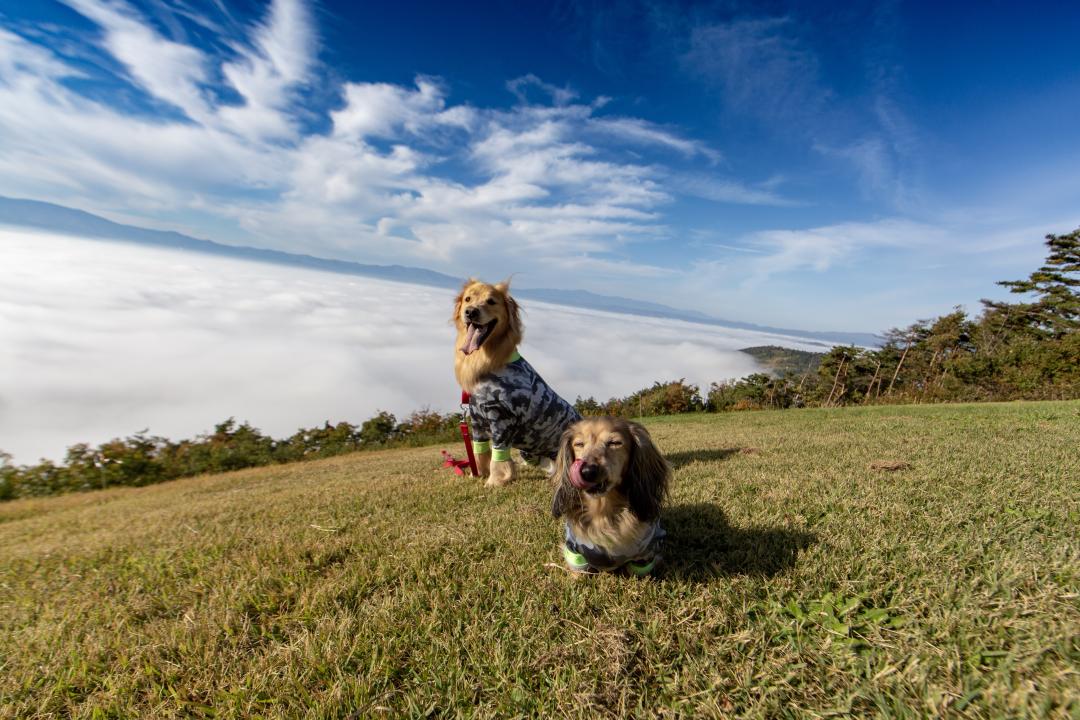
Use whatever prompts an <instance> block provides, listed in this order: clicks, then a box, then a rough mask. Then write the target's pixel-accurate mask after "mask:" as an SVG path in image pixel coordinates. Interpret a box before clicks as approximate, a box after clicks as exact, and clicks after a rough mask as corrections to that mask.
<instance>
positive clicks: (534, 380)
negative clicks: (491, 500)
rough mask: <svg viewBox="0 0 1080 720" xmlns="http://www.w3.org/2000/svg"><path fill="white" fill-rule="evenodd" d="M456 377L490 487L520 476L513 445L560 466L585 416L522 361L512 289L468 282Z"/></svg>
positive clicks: (460, 314) (457, 316) (457, 313)
mask: <svg viewBox="0 0 1080 720" xmlns="http://www.w3.org/2000/svg"><path fill="white" fill-rule="evenodd" d="M453 321H454V324H455V325H456V326H457V342H456V344H455V345H454V374H455V375H456V376H457V381H458V383H459V384H460V385H461V387H462V389H464V390H465V392H467V393H469V394H470V395H471V396H472V397H471V399H470V401H469V419H470V422H471V424H472V428H473V438H474V443H473V447H474V450H475V453H476V459H477V467H478V469H479V471H480V474H481V475H482V476H487V478H488V480H487V485H489V486H501V485H506V484H507V483H509V482H510V481H512V480H513V479H514V478H515V477H516V471H515V468H514V463H513V462H512V461H511V460H510V448H511V446H514V447H517V448H518V449H519V450H520V451H521V453H522V455H523V456H524V457H525V458H527V459H529V460H530V461H535V462H536V463H537V464H540V465H544V464H545V463H547V464H548V466H550V467H553V461H554V458H555V455H556V454H557V452H558V446H559V437H560V435H561V434H562V431H563V430H564V429H565V428H566V427H567V426H568V425H570V424H571V423H573V422H575V421H577V420H580V419H581V416H580V415H579V414H578V412H577V411H576V410H575V409H574V407H573V406H572V405H570V404H569V403H568V402H566V401H565V400H563V399H562V398H561V397H559V395H558V394H557V393H555V391H554V390H552V389H551V388H550V387H549V386H548V384H547V383H545V382H544V379H543V378H542V377H540V375H539V374H538V373H537V372H536V370H534V369H533V367H532V366H531V365H529V363H528V362H526V361H525V359H524V358H522V357H521V355H520V354H518V351H517V346H518V343H520V342H521V338H522V327H521V313H520V309H519V308H518V304H517V302H515V301H514V299H513V298H512V297H510V288H509V285H508V284H507V283H505V282H502V283H499V284H497V285H489V284H487V283H483V282H480V281H478V280H468V281H467V282H466V283H465V285H464V287H462V289H461V292H460V293H459V294H458V296H457V299H456V300H455V302H454V317H453Z"/></svg>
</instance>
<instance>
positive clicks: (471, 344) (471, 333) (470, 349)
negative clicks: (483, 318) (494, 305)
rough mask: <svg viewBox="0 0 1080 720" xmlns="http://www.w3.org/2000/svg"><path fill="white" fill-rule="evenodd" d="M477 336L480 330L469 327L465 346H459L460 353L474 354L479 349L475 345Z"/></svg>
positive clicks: (476, 327) (473, 326) (472, 326)
mask: <svg viewBox="0 0 1080 720" xmlns="http://www.w3.org/2000/svg"><path fill="white" fill-rule="evenodd" d="M479 334H480V328H479V327H478V326H476V325H469V329H468V331H467V334H466V335H465V344H464V345H462V346H461V352H463V353H465V354H466V355H471V354H472V353H474V352H476V350H477V348H478V347H480V346H479V345H477V343H476V341H477V339H478V338H477V336H478V335H479Z"/></svg>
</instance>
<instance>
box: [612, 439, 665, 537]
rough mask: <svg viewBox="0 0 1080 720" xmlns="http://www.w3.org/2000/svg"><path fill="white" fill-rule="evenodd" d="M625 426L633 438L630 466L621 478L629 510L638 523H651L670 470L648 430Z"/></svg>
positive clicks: (662, 499)
mask: <svg viewBox="0 0 1080 720" xmlns="http://www.w3.org/2000/svg"><path fill="white" fill-rule="evenodd" d="M626 426H627V430H629V432H630V437H631V438H633V448H632V450H631V455H630V465H629V466H628V467H627V469H626V471H625V474H624V475H623V487H624V489H625V492H626V499H627V501H629V503H630V509H631V510H632V511H633V512H634V514H635V515H637V517H638V519H640V520H642V521H644V522H650V521H652V520H655V519H656V518H657V517H659V516H660V506H661V505H662V504H663V502H664V497H665V496H666V495H667V490H668V482H669V481H670V479H671V466H670V465H668V463H667V460H665V459H664V456H663V455H661V454H660V451H659V450H657V449H656V445H654V444H653V441H652V437H650V436H649V431H648V430H646V429H645V428H644V427H642V426H641V425H638V424H637V423H635V422H630V421H627V423H626Z"/></svg>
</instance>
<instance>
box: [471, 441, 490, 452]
mask: <svg viewBox="0 0 1080 720" xmlns="http://www.w3.org/2000/svg"><path fill="white" fill-rule="evenodd" d="M472 449H473V452H474V453H476V454H477V455H487V454H488V453H489V452H491V441H490V440H473V441H472Z"/></svg>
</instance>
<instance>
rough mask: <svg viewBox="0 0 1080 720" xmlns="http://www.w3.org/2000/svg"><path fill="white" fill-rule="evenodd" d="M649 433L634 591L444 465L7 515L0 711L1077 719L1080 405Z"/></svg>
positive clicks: (54, 501)
mask: <svg viewBox="0 0 1080 720" xmlns="http://www.w3.org/2000/svg"><path fill="white" fill-rule="evenodd" d="M647 424H648V426H649V427H650V428H651V430H652V432H653V434H654V437H655V438H656V439H657V441H658V443H659V445H660V446H661V448H662V449H663V450H664V451H665V452H666V453H667V455H668V457H669V458H670V460H671V461H672V463H673V464H674V466H675V467H676V479H675V486H674V495H673V498H672V501H671V503H670V506H669V508H668V510H667V511H666V513H665V515H664V523H665V525H666V527H667V529H668V532H669V543H668V546H667V552H666V555H667V557H668V563H667V565H666V568H665V569H664V571H663V573H662V574H661V575H660V576H659V577H656V578H652V579H647V580H634V579H629V578H624V577H614V576H608V575H604V576H598V577H590V578H576V577H572V576H570V575H568V574H567V573H566V572H565V571H564V570H562V569H561V568H560V567H559V566H558V565H557V563H558V562H559V553H558V552H557V542H558V539H559V528H558V525H557V524H556V522H554V521H553V520H552V519H551V518H550V516H549V515H548V511H547V508H548V503H549V497H550V496H549V492H548V489H547V487H546V485H545V481H544V480H543V479H542V478H541V477H540V476H539V475H538V474H536V473H535V472H534V471H529V472H526V473H525V477H524V478H523V479H522V480H521V481H520V482H518V483H517V484H516V485H515V486H513V487H511V488H508V489H507V490H505V491H501V492H489V491H486V490H484V489H483V488H482V487H480V484H479V483H478V482H477V481H475V480H471V479H463V478H458V477H456V476H454V475H453V474H451V473H450V472H448V471H446V470H442V469H439V468H438V467H437V466H438V464H439V460H440V458H439V455H438V452H437V448H421V449H411V450H398V451H387V452H379V453H361V454H355V455H350V456H344V457H339V458H334V459H330V460H325V461H318V462H311V463H301V464H296V465H288V466H278V467H271V468H262V469H257V470H248V471H241V472H237V473H232V474H227V475H217V476H212V477H201V478H194V479H189V480H179V481H175V482H171V483H166V484H163V485H157V486H152V487H146V488H137V489H118V490H107V491H102V492H96V493H88V494H79V495H69V496H64V497H57V498H48V499H42V500H19V501H13V502H9V503H5V504H3V505H0V717H29V718H33V717H52V716H57V715H71V716H74V717H87V718H91V717H93V718H97V717H155V718H158V717H203V716H206V717H209V716H216V717H280V716H288V717H341V718H345V717H352V718H367V717H382V716H385V717H399V716H430V715H435V716H440V717H444V716H450V717H453V716H470V717H471V716H479V717H511V716H534V715H541V714H546V715H553V716H566V717H590V718H594V717H628V716H632V715H633V716H679V715H687V716H694V717H707V716H745V717H789V716H790V717H821V716H824V715H829V714H844V713H852V714H856V715H859V716H871V715H877V716H882V717H902V716H910V717H925V716H928V715H945V716H955V717H1008V716H1013V717H1019V716H1027V717H1039V716H1051V717H1070V716H1071V717H1074V718H1075V717H1077V716H1078V715H1080V677H1078V675H1077V668H1078V667H1080V634H1078V633H1080V576H1078V575H1080V556H1078V549H1077V548H1078V545H1077V537H1078V535H1080V491H1078V489H1077V488H1078V487H1080V453H1078V452H1077V447H1080V402H1066V403H1028V404H1006V405H969V406H955V405H954V406H935V407H928V406H922V407H874V408H857V409H843V410H798V411H785V412H761V413H736V414H726V415H719V416H697V415H695V416H681V417H672V418H666V419H662V420H653V421H649V422H648V423H647ZM880 467H899V468H900V469H895V470H885V469H877V468H880Z"/></svg>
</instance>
